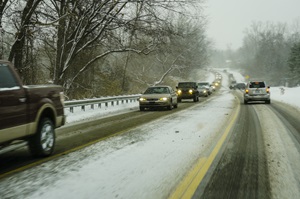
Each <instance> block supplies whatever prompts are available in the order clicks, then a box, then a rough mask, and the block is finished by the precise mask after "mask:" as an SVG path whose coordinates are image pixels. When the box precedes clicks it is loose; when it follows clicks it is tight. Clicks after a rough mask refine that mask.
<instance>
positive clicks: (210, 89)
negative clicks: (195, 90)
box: [198, 82, 214, 95]
mask: <svg viewBox="0 0 300 199" xmlns="http://www.w3.org/2000/svg"><path fill="white" fill-rule="evenodd" d="M198 86H200V87H205V88H206V89H207V92H208V94H209V95H211V94H212V92H213V90H214V89H213V87H212V86H211V84H210V83H209V82H199V83H198Z"/></svg>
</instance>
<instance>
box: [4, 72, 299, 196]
mask: <svg viewBox="0 0 300 199" xmlns="http://www.w3.org/2000/svg"><path fill="white" fill-rule="evenodd" d="M223 76H224V80H223V82H224V83H223V87H222V88H221V90H220V91H219V93H218V94H215V95H213V96H211V97H210V98H209V99H208V100H207V101H205V102H200V103H197V104H196V105H195V106H191V107H189V108H186V109H182V110H179V111H174V110H173V111H174V112H171V113H172V114H166V115H165V116H162V117H160V118H157V119H155V120H153V121H151V122H150V123H147V124H143V125H141V126H138V127H135V128H131V129H128V130H126V129H125V130H124V131H122V132H121V133H120V134H118V135H117V136H114V137H110V138H108V139H105V140H104V141H99V142H96V143H94V144H93V145H91V146H89V147H86V148H83V149H81V150H77V151H75V152H72V153H68V154H66V155H63V156H61V157H59V158H55V159H53V160H50V161H48V162H45V163H43V164H41V165H38V166H35V167H32V168H31V169H27V170H25V171H22V172H19V173H16V174H14V175H11V176H9V177H7V178H3V179H2V180H0V193H1V195H0V198H1V199H2V198H45V199H47V198H51V199H52V198H79V199H81V198H105V199H106V198H151V199H152V198H168V197H170V196H171V195H172V194H173V195H172V196H174V198H180V197H181V196H184V195H183V194H185V193H187V192H188V193H193V192H194V191H195V194H194V195H191V197H192V196H193V197H194V198H199V197H205V198H214V197H215V196H218V197H219V196H220V197H222V198H241V197H242V198H253V197H255V198H300V191H299V187H300V182H299V179H300V171H299V169H298V168H299V167H300V162H299V160H300V156H299V151H300V139H299V137H300V134H299V133H300V127H299V124H300V121H299V117H298V116H299V111H298V110H297V109H294V108H288V107H287V106H286V105H282V104H281V103H279V102H274V103H273V104H271V105H265V104H250V105H243V104H242V103H241V93H239V92H238V91H231V90H229V89H228V85H226V82H227V79H226V76H225V75H223ZM179 106H180V105H179ZM236 110H240V111H239V117H238V118H237V120H236V121H234V122H233V126H230V124H231V122H232V118H233V116H234V115H235V113H236ZM139 114H145V116H146V115H152V116H153V115H154V116H155V114H162V112H151V111H150V112H139ZM138 118H140V115H136V117H135V118H128V121H130V122H135V121H137V120H138ZM108 120H109V118H108ZM122 121H124V124H125V123H126V119H125V118H124V119H122ZM122 121H121V120H119V121H118V122H116V121H111V123H114V122H115V123H114V124H115V126H118V125H119V126H122V125H123V123H122ZM99 125H100V126H101V124H99ZM228 127H232V128H231V129H232V130H231V131H230V132H229V134H228V135H226V136H225V137H224V135H225V133H224V132H226V129H228ZM99 133H100V132H99ZM223 137H224V138H225V139H224V144H223V145H222V146H221V147H217V146H218V144H217V143H220V142H219V141H220V140H222V138H223ZM215 149H218V150H217V152H218V153H217V156H216V157H215V160H214V161H213V163H212V164H208V163H209V161H210V157H212V154H213V153H214V151H215ZM199 162H202V163H203V162H204V165H206V166H207V168H208V170H204V168H205V166H202V167H201V168H200V167H199V168H197V167H194V166H195V165H197V164H198V163H199ZM196 163H197V164H196ZM202 165H203V164H202ZM195 168H197V169H198V170H195ZM191 171H195V173H196V174H193V173H192V175H188V176H187V174H191ZM199 173H200V174H205V177H204V178H203V179H202V178H201V179H200V180H199V179H198V182H199V183H200V185H199V186H198V187H197V186H196V187H191V186H190V185H192V184H193V183H191V182H192V181H193V180H195V179H196V180H197V178H198V177H197V176H198V175H197V174H199ZM183 179H185V180H186V179H187V181H184V182H185V184H186V186H185V187H184V189H183V190H180V191H179V192H178V193H180V194H175V195H174V193H177V192H176V191H178V190H179V186H178V185H180V184H184V183H182V182H183ZM220 179H221V180H220ZM193 189H194V190H193ZM190 190H193V191H190ZM187 198H190V197H187Z"/></svg>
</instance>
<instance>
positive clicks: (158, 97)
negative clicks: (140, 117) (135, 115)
mask: <svg viewBox="0 0 300 199" xmlns="http://www.w3.org/2000/svg"><path fill="white" fill-rule="evenodd" d="M139 106H140V110H141V111H144V110H145V109H146V108H159V107H160V108H161V107H163V108H167V109H169V110H172V108H173V107H174V108H177V107H178V98H177V93H176V91H175V90H174V89H173V88H172V87H170V86H151V87H149V88H148V89H147V90H146V91H145V92H144V94H142V95H141V96H140V98H139Z"/></svg>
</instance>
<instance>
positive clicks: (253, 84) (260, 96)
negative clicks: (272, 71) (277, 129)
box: [244, 81, 271, 104]
mask: <svg viewBox="0 0 300 199" xmlns="http://www.w3.org/2000/svg"><path fill="white" fill-rule="evenodd" d="M250 101H264V102H265V103H266V104H270V103H271V98H270V86H267V85H266V83H265V82H264V81H250V82H248V83H247V85H246V88H245V92H244V103H245V104H248V102H250Z"/></svg>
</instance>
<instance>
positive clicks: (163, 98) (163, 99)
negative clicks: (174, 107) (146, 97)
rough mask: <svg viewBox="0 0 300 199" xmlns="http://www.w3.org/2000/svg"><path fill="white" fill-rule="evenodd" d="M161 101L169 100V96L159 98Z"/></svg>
mask: <svg viewBox="0 0 300 199" xmlns="http://www.w3.org/2000/svg"><path fill="white" fill-rule="evenodd" d="M159 100H160V101H168V98H167V97H162V98H160V99H159Z"/></svg>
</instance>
